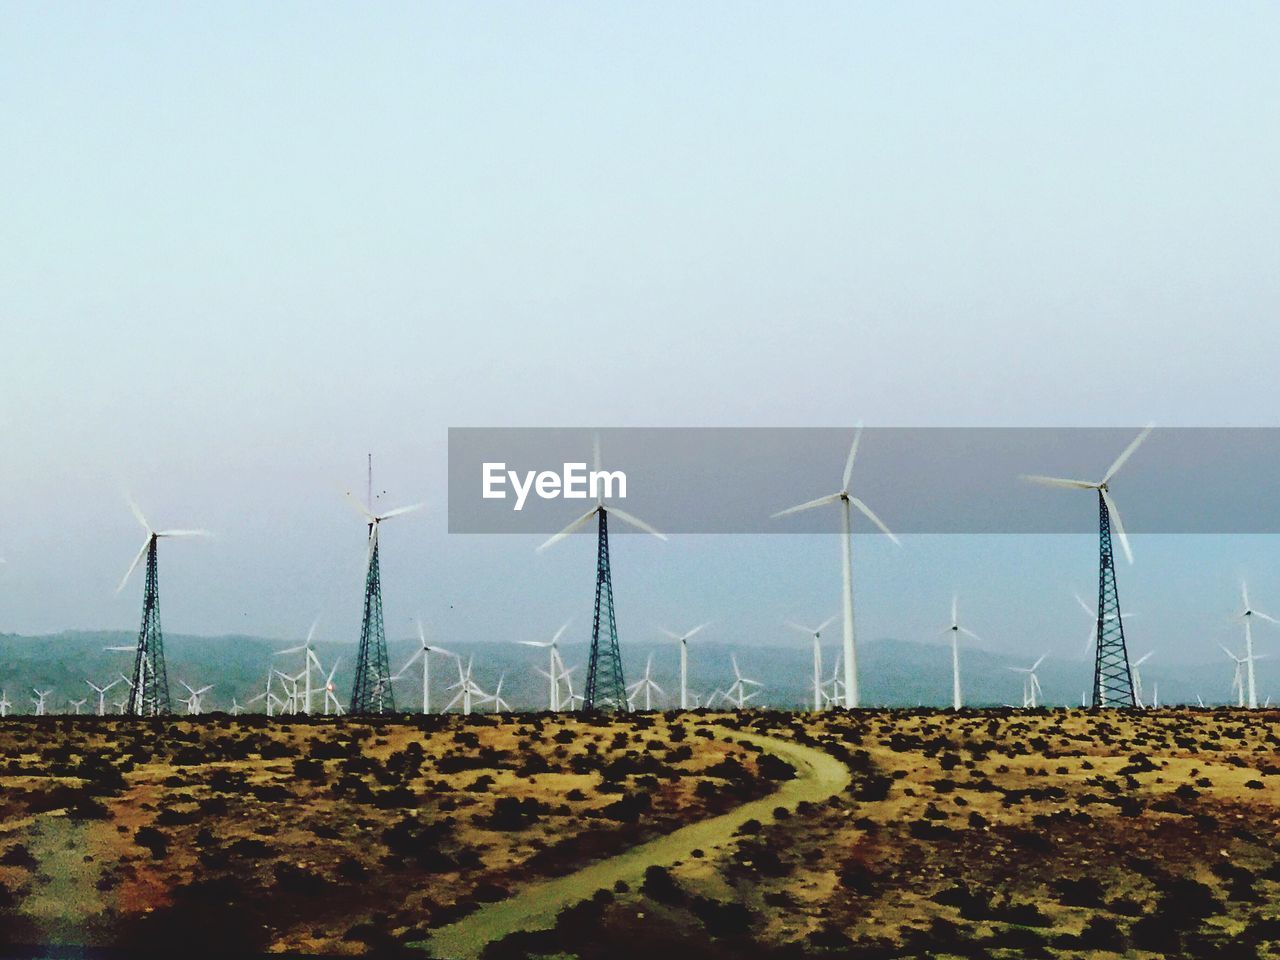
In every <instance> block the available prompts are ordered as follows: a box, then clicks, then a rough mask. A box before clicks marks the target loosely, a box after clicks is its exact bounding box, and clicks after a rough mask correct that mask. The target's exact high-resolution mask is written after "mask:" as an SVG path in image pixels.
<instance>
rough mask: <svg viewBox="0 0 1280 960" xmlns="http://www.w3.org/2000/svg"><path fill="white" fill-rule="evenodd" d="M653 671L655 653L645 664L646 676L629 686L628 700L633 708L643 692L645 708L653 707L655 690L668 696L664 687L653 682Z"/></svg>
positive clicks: (661, 695) (661, 694)
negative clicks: (664, 691)
mask: <svg viewBox="0 0 1280 960" xmlns="http://www.w3.org/2000/svg"><path fill="white" fill-rule="evenodd" d="M652 673H653V654H652V653H650V654H649V659H648V661H647V662H646V663H645V665H644V676H643V677H641V678H640V679H639V680H637V681H636V682H635V683H633V684H632V685H631V686H630V687H628V688H627V701H628V705H629V707H630V709H632V710H634V709H635V702H636V699H637V698H638V697H639V696H640V694H641V693H643V694H644V708H645V710H652V709H653V697H652V695H653V694H654V693H655V692H656V693H657V694H658V696H660V697H665V696H666V694H665V693H663V692H662V688H661V687H660V686H658V685H657V684H656V683H654V682H653V677H652Z"/></svg>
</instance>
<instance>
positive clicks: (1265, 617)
mask: <svg viewBox="0 0 1280 960" xmlns="http://www.w3.org/2000/svg"><path fill="white" fill-rule="evenodd" d="M1253 615H1254V616H1255V617H1261V618H1262V619H1263V620H1265V621H1267V623H1280V620H1277V619H1276V618H1275V617H1273V616H1271V614H1269V613H1263V612H1262V611H1261V610H1255V611H1253Z"/></svg>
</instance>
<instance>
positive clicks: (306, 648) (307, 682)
mask: <svg viewBox="0 0 1280 960" xmlns="http://www.w3.org/2000/svg"><path fill="white" fill-rule="evenodd" d="M319 623H320V621H319V620H314V621H312V623H311V629H310V630H308V631H307V639H306V640H305V641H303V642H302V643H300V644H298V646H296V647H289V648H288V649H287V650H277V651H276V652H275V653H273V654H272V656H273V657H285V656H288V655H290V654H293V653H301V654H302V655H303V656H302V670H301V671H300V672H299V673H298V678H299V679H301V680H302V681H303V693H302V707H301V710H299V709H298V705H297V703H295V704H294V709H293V712H294V713H299V712H301V713H305V714H306V715H307V716H311V667H312V666H313V665H314V666H315V668H316V669H317V670H323V669H324V667H322V666H320V658H319V657H317V656H316V651H315V647H314V646H313V645H312V642H311V641H312V639H313V638H314V637H315V635H316V627H317V626H318V625H319ZM290 679H291V680H292V679H293V678H292V677H291V678H290ZM296 693H297V691H296V690H295V694H296Z"/></svg>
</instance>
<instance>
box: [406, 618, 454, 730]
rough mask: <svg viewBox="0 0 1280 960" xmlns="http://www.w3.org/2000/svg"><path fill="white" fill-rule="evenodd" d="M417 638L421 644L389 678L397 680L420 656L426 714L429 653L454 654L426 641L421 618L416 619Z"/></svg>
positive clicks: (428, 688) (428, 707)
mask: <svg viewBox="0 0 1280 960" xmlns="http://www.w3.org/2000/svg"><path fill="white" fill-rule="evenodd" d="M418 640H419V642H420V643H421V644H422V646H420V647H418V649H417V650H415V651H414V654H413V656H412V657H410V658H409V659H408V661H407V662H406V663H405V665H404V666H403V667H401V668H400V670H399V672H398V673H396V674H395V676H393V677H392V678H391V679H392V680H399V679H400V678H401V677H402V676H404V674H405V671H407V670H408V669H409V668H410V667H412V666H413V664H414V661H416V660H417V659H418V658H419V657H421V658H422V712H423V713H424V714H427V713H430V712H431V654H433V653H443V654H444V655H445V656H449V657H452V656H454V654H452V653H450V652H449V651H448V650H446V649H445V648H444V647H433V646H431V645H430V644H428V643H427V632H426V631H425V630H423V629H422V621H421V620H419V621H418Z"/></svg>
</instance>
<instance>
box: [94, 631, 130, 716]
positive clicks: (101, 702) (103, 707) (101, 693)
mask: <svg viewBox="0 0 1280 960" xmlns="http://www.w3.org/2000/svg"><path fill="white" fill-rule="evenodd" d="M125 649H126V650H127V649H129V648H128V647H126V648H125ZM123 679H124V678H123V677H116V678H115V679H114V680H112V681H111V682H110V683H108V684H107V685H106V686H105V687H100V686H98V685H97V684H96V683H94V682H93V681H92V680H86V681H85V683H87V684H88V685H89V686H91V687H92V688H93V692H94V693H96V694H97V695H98V716H100V717H103V716H106V713H107V691H108V690H110V689H111V688H112V687H114V686H115V685H116V684H118V683H121V682H122V681H123Z"/></svg>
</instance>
